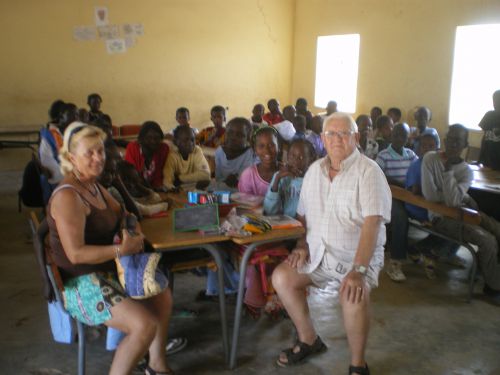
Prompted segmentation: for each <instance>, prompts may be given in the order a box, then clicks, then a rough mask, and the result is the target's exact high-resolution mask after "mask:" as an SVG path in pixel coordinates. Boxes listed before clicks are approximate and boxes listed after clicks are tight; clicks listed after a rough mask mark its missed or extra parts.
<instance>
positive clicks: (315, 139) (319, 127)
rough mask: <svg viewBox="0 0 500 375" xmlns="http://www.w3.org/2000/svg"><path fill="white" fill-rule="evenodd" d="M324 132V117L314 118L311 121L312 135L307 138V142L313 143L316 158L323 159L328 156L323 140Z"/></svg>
mask: <svg viewBox="0 0 500 375" xmlns="http://www.w3.org/2000/svg"><path fill="white" fill-rule="evenodd" d="M322 131H323V117H321V116H314V117H313V118H312V120H311V133H310V134H309V135H308V136H307V138H306V139H307V140H308V141H309V142H311V143H312V145H313V146H314V150H315V151H316V156H317V157H318V158H322V157H323V156H325V155H326V150H325V145H324V144H323V141H322V140H321V132H322Z"/></svg>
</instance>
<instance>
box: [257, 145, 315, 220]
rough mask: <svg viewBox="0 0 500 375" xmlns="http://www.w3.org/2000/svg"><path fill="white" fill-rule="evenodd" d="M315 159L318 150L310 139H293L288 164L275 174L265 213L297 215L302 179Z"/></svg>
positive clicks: (269, 190)
mask: <svg viewBox="0 0 500 375" xmlns="http://www.w3.org/2000/svg"><path fill="white" fill-rule="evenodd" d="M314 160H316V151H315V150H314V147H313V145H312V144H311V143H310V142H309V141H306V140H303V139H296V140H293V141H292V143H291V144H290V147H289V148H288V154H287V164H286V165H284V166H283V167H282V168H281V169H280V170H279V171H278V172H276V173H275V174H274V176H273V179H272V181H271V184H270V186H269V189H268V190H267V193H266V196H265V198H264V214H265V215H280V214H284V215H288V216H291V217H293V218H294V217H295V215H296V214H297V205H298V203H299V197H300V189H301V188H302V181H303V180H304V175H305V174H306V172H307V169H308V168H309V166H310V165H311V164H312V162H313V161H314Z"/></svg>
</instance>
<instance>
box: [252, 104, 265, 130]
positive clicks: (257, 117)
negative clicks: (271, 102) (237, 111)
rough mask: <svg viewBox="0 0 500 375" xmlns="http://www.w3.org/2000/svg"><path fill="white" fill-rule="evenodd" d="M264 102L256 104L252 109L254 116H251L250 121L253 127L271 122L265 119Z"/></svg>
mask: <svg viewBox="0 0 500 375" xmlns="http://www.w3.org/2000/svg"><path fill="white" fill-rule="evenodd" d="M265 110H266V109H265V108H264V104H255V105H254V107H253V109H252V117H250V123H251V124H252V129H256V128H260V127H262V126H268V125H269V124H268V123H267V122H266V121H265V120H264V119H263V116H264V111H265Z"/></svg>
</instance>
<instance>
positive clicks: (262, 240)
mask: <svg viewBox="0 0 500 375" xmlns="http://www.w3.org/2000/svg"><path fill="white" fill-rule="evenodd" d="M304 233H305V229H304V228H302V227H300V228H292V229H276V230H272V231H270V232H266V233H262V234H254V235H253V236H249V237H241V238H236V237H235V238H232V239H231V240H232V241H233V242H234V243H236V244H238V245H248V247H247V248H246V249H245V253H244V254H243V257H242V259H241V263H240V283H239V285H238V297H237V300H236V312H235V314H234V327H233V340H232V343H231V356H230V358H229V368H231V369H233V368H234V366H235V365H236V351H237V349H238V336H239V333H240V323H241V310H242V308H243V293H244V287H245V275H246V271H247V266H248V260H249V259H250V257H251V256H252V254H253V252H254V251H255V249H256V248H257V246H260V245H264V244H267V243H271V242H280V241H284V240H292V239H297V238H299V237H300V236H302V235H303V234H304Z"/></svg>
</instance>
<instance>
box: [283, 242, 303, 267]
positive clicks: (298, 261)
mask: <svg viewBox="0 0 500 375" xmlns="http://www.w3.org/2000/svg"><path fill="white" fill-rule="evenodd" d="M308 258H309V250H307V249H306V248H303V247H296V248H295V249H293V250H292V252H291V253H290V255H289V256H288V258H286V260H285V263H287V264H288V265H289V266H290V267H292V268H300V267H302V266H304V264H305V263H306V261H307V259H308Z"/></svg>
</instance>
